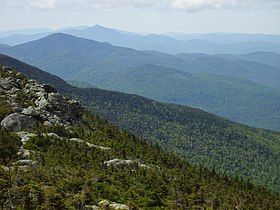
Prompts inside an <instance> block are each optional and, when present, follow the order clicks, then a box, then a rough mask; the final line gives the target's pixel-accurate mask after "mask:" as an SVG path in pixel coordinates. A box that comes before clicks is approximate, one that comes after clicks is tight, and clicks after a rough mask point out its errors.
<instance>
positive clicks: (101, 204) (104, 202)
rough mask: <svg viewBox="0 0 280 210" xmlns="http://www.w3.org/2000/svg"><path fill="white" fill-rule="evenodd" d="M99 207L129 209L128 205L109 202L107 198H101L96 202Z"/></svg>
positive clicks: (113, 209) (119, 209) (112, 209)
mask: <svg viewBox="0 0 280 210" xmlns="http://www.w3.org/2000/svg"><path fill="white" fill-rule="evenodd" d="M98 206H99V207H100V209H111V210H130V208H129V206H128V205H125V204H120V203H114V202H109V201H108V200H102V201H100V202H99V203H98Z"/></svg>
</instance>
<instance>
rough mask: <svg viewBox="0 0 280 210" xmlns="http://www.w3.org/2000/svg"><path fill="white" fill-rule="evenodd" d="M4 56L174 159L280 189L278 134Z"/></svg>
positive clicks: (279, 141)
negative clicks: (86, 84) (68, 78)
mask: <svg viewBox="0 0 280 210" xmlns="http://www.w3.org/2000/svg"><path fill="white" fill-rule="evenodd" d="M4 57H5V56H2V60H1V62H0V63H1V64H2V65H10V66H11V67H13V65H15V66H17V67H18V68H17V69H20V71H21V72H22V73H24V74H26V75H27V76H28V77H30V78H38V79H39V80H41V81H42V82H45V83H49V84H51V85H53V86H54V87H56V88H57V89H58V90H59V91H60V92H63V93H65V94H67V95H70V96H72V97H74V98H78V99H79V100H81V101H82V103H83V104H84V105H86V106H87V108H88V109H89V110H91V111H92V112H93V113H95V114H99V115H100V116H102V117H104V118H106V119H108V120H110V121H111V122H113V123H114V124H116V125H118V126H120V127H122V128H125V129H127V130H129V131H132V132H134V133H136V134H137V135H138V136H141V137H143V138H145V139H146V141H148V142H150V143H153V144H157V145H158V146H160V147H162V148H164V149H165V150H167V151H169V152H172V153H173V154H176V155H177V156H178V157H181V158H184V159H187V160H189V161H190V162H193V163H196V164H201V165H205V166H208V167H209V168H215V169H216V170H217V171H219V172H223V173H226V174H229V175H232V176H236V175H238V176H240V177H242V178H243V179H249V180H250V181H251V182H253V183H254V184H256V185H260V186H265V187H267V188H269V189H272V190H275V191H278V192H279V190H280V189H279V187H280V180H279V177H280V176H279V174H280V168H279V165H280V159H279V157H280V156H279V151H280V149H279V147H280V134H279V133H278V132H272V131H268V130H262V129H256V128H251V127H248V126H244V125H241V124H237V123H233V122H231V121H228V120H226V119H224V118H221V117H217V116H215V115H212V114H209V113H206V112H203V111H201V110H198V109H194V108H190V107H186V106H179V105H173V104H164V103H159V102H156V101H153V100H149V99H145V98H142V97H139V96H136V95H128V94H123V93H117V92H111V91H105V90H100V89H96V88H95V89H94V88H93V89H92V88H87V89H79V88H74V87H72V86H70V85H68V84H67V83H65V82H64V81H63V80H61V79H59V78H58V77H54V76H53V75H50V74H48V73H46V72H44V73H42V71H41V70H39V69H37V68H34V67H32V66H29V65H26V64H23V63H21V62H20V61H17V60H15V59H12V58H7V59H4ZM9 59H10V60H9ZM4 61H5V62H4ZM20 66H21V68H19V67H20ZM40 74H42V75H44V76H43V77H42V76H41V77H40V76H39V75H40Z"/></svg>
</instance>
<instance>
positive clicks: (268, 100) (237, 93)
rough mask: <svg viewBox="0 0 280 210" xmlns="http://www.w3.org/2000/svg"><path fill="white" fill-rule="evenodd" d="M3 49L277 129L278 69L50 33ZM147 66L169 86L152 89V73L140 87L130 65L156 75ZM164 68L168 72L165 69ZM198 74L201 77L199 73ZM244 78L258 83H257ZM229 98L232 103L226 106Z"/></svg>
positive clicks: (62, 72)
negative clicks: (117, 45)
mask: <svg viewBox="0 0 280 210" xmlns="http://www.w3.org/2000/svg"><path fill="white" fill-rule="evenodd" d="M4 51H5V53H8V54H10V55H13V56H15V57H17V58H20V59H21V60H23V61H25V62H28V63H31V64H33V65H35V66H37V67H40V68H42V69H45V70H47V71H48V72H50V73H53V74H56V75H58V76H61V77H63V79H65V80H70V81H71V80H79V81H81V82H87V83H90V84H93V85H94V86H97V87H100V88H104V89H110V90H116V91H123V90H128V89H129V90H130V92H129V93H135V94H141V95H142V96H144V97H151V95H152V99H156V100H162V101H163V102H168V103H174V102H176V103H181V104H183V105H189V106H195V107H198V108H200V109H203V110H205V111H209V112H212V113H214V114H217V115H222V116H224V117H226V118H228V119H231V120H236V121H238V122H240V123H246V124H248V125H251V126H257V127H261V128H267V129H275V130H279V126H280V121H279V116H280V115H279V114H278V113H279V112H280V109H279V105H278V104H279V102H278V100H279V94H280V93H279V88H280V86H279V84H280V83H279V81H280V69H279V67H275V66H269V65H265V64H262V63H258V62H255V61H248V60H244V59H238V60H234V59H225V58H220V57H219V56H208V55H203V54H180V55H177V56H173V55H168V54H163V53H158V52H150V51H149V52H147V51H137V50H133V49H128V48H121V47H115V46H112V45H110V44H108V43H101V42H95V41H92V40H87V39H82V38H77V37H73V36H70V35H66V34H54V35H51V36H48V37H46V38H43V39H40V40H37V41H34V42H30V43H26V44H23V45H18V46H15V47H12V48H9V49H7V50H4ZM150 65H153V66H155V65H156V66H162V67H163V68H161V69H160V70H157V73H156V75H158V74H161V72H162V71H164V72H165V75H166V77H165V78H164V79H163V80H162V81H161V82H164V83H166V84H168V85H165V89H167V90H168V91H165V89H160V88H158V89H157V90H154V89H153V85H155V84H156V83H155V81H156V80H158V79H161V78H157V77H154V78H147V77H144V79H146V80H144V79H142V81H141V82H142V83H143V84H145V86H144V85H142V86H139V82H138V81H137V80H138V78H136V77H135V74H134V72H135V69H136V70H138V72H139V71H141V70H143V67H147V69H144V70H143V71H144V73H145V74H149V75H150V76H151V75H152V74H154V73H155V68H148V67H149V66H150ZM165 68H171V69H173V70H172V71H171V69H170V70H169V71H165ZM156 69H159V68H156ZM178 71H183V72H186V75H187V74H189V73H192V74H194V76H195V77H196V78H198V79H197V80H189V79H186V78H185V77H183V79H185V80H184V81H182V79H181V78H179V79H178ZM199 73H203V74H204V75H203V76H201V75H198V74H199ZM180 74H181V73H180ZM213 74H219V75H223V77H222V76H218V77H217V76H216V75H213ZM137 75H139V74H137ZM133 76H134V77H133ZM150 76H149V77H150ZM232 77H234V78H235V79H232ZM127 78H130V80H127ZM244 79H245V80H244ZM177 80H178V81H177ZM246 80H250V81H253V82H255V83H258V85H259V86H257V85H256V84H253V83H252V82H250V81H246ZM229 81H230V82H229ZM132 82H134V83H132ZM177 82H178V83H177ZM179 83H183V87H187V88H180V89H178V84H179ZM209 84H210V85H211V87H210V90H211V96H210V97H211V98H210V100H208V99H209V88H208V87H209ZM136 86H137V87H138V88H137V89H136V88H135V87H136ZM264 86H269V87H270V88H272V89H275V91H273V90H271V89H269V88H266V87H264ZM240 87H242V88H240ZM149 88H151V89H149ZM198 88H200V89H201V91H199V89H198ZM259 90H261V91H260V93H258V91H259ZM276 91H278V93H276ZM152 92H153V93H152ZM174 93H175V98H172V97H170V94H171V95H174ZM194 93H195V94H194ZM189 96H191V97H189ZM186 98H187V99H186ZM200 99H204V100H200ZM233 100H234V106H233V105H231V102H232V101H233ZM212 101H214V103H212ZM256 101H258V103H256ZM229 104H230V105H229ZM252 104H253V106H252Z"/></svg>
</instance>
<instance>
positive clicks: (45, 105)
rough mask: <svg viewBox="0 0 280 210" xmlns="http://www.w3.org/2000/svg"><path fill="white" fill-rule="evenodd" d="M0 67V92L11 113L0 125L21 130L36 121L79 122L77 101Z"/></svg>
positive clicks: (80, 110)
mask: <svg viewBox="0 0 280 210" xmlns="http://www.w3.org/2000/svg"><path fill="white" fill-rule="evenodd" d="M0 70H1V71H2V72H1V73H2V74H1V78H0V92H2V93H4V94H2V96H3V97H4V98H5V100H6V101H7V103H8V104H9V106H10V108H11V109H12V110H13V111H14V112H15V113H13V114H11V115H9V116H6V117H5V118H4V119H3V120H2V122H1V126H3V127H5V128H6V129H8V130H10V131H22V130H27V129H29V128H30V127H32V126H34V125H35V124H36V122H40V123H44V124H45V125H54V124H55V125H62V126H70V125H79V124H80V123H81V119H82V117H81V116H82V113H83V108H82V107H81V106H80V104H79V103H78V102H77V101H74V100H70V99H68V98H66V97H64V96H62V95H60V94H59V93H57V91H56V89H54V88H53V87H51V86H49V85H45V84H39V83H38V82H37V81H35V80H27V79H26V78H25V77H24V76H23V75H21V74H20V73H15V72H12V71H10V70H4V69H3V68H2V69H0ZM3 71H4V73H3ZM2 75H3V76H2ZM3 97H2V98H3Z"/></svg>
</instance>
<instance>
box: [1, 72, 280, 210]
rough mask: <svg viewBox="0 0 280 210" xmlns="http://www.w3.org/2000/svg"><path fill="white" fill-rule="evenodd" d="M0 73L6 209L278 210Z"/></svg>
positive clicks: (273, 199)
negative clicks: (206, 209) (249, 209)
mask: <svg viewBox="0 0 280 210" xmlns="http://www.w3.org/2000/svg"><path fill="white" fill-rule="evenodd" d="M0 75H1V77H0V78H1V79H0V84H1V85H0V88H1V98H0V103H1V108H0V110H1V112H0V120H1V127H0V148H1V155H0V184H1V188H0V192H1V193H0V207H1V209H13V208H17V209H38V208H42V209H104V208H110V209H123V210H129V209H198V208H202V209H204V208H208V209H241V208H245V209H246V208H253V209H269V208H272V209H277V208H280V203H279V195H276V194H272V193H270V192H268V191H266V190H265V189H263V188H255V187H253V186H252V185H251V184H250V183H248V182H240V181H238V180H237V179H229V178H228V177H226V176H221V175H218V174H216V173H215V172H214V171H213V170H212V171H210V170H207V169H205V168H201V167H197V166H194V165H191V164H189V163H187V162H186V161H183V160H181V159H179V158H176V157H175V156H174V155H170V154H168V153H166V152H164V151H162V150H161V149H159V148H158V147H155V146H151V145H149V144H147V143H146V142H145V141H143V140H141V139H138V138H136V137H135V136H134V135H132V134H130V133H128V132H125V131H123V130H120V129H118V128H116V127H114V126H112V125H111V124H110V123H108V122H107V121H105V120H102V119H100V118H99V117H98V116H93V115H90V114H89V113H87V112H85V111H83V109H82V107H80V105H79V104H78V103H77V102H74V101H72V100H69V99H67V98H65V97H63V96H61V95H60V94H58V93H55V89H53V88H51V87H50V86H46V85H41V84H39V83H37V82H36V81H34V80H33V81H31V80H27V79H26V78H25V77H24V76H23V75H21V74H19V73H17V72H14V71H11V70H10V69H8V68H7V67H5V68H2V67H0ZM58 98H59V100H53V99H58ZM66 107H68V108H67V109H64V108H66ZM31 110H32V111H31ZM54 113H60V114H58V115H56V117H55V115H54ZM45 114H48V115H45ZM14 116H20V117H19V118H15V117H14ZM47 116H49V117H47ZM68 116H69V117H70V118H68ZM74 116H75V118H73V117H74ZM12 118H13V120H14V121H13V123H10V122H11V120H12ZM23 119H29V121H28V122H27V120H23ZM30 122H35V123H32V124H31V123H30ZM46 122H47V123H46ZM97 205H98V206H97Z"/></svg>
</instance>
